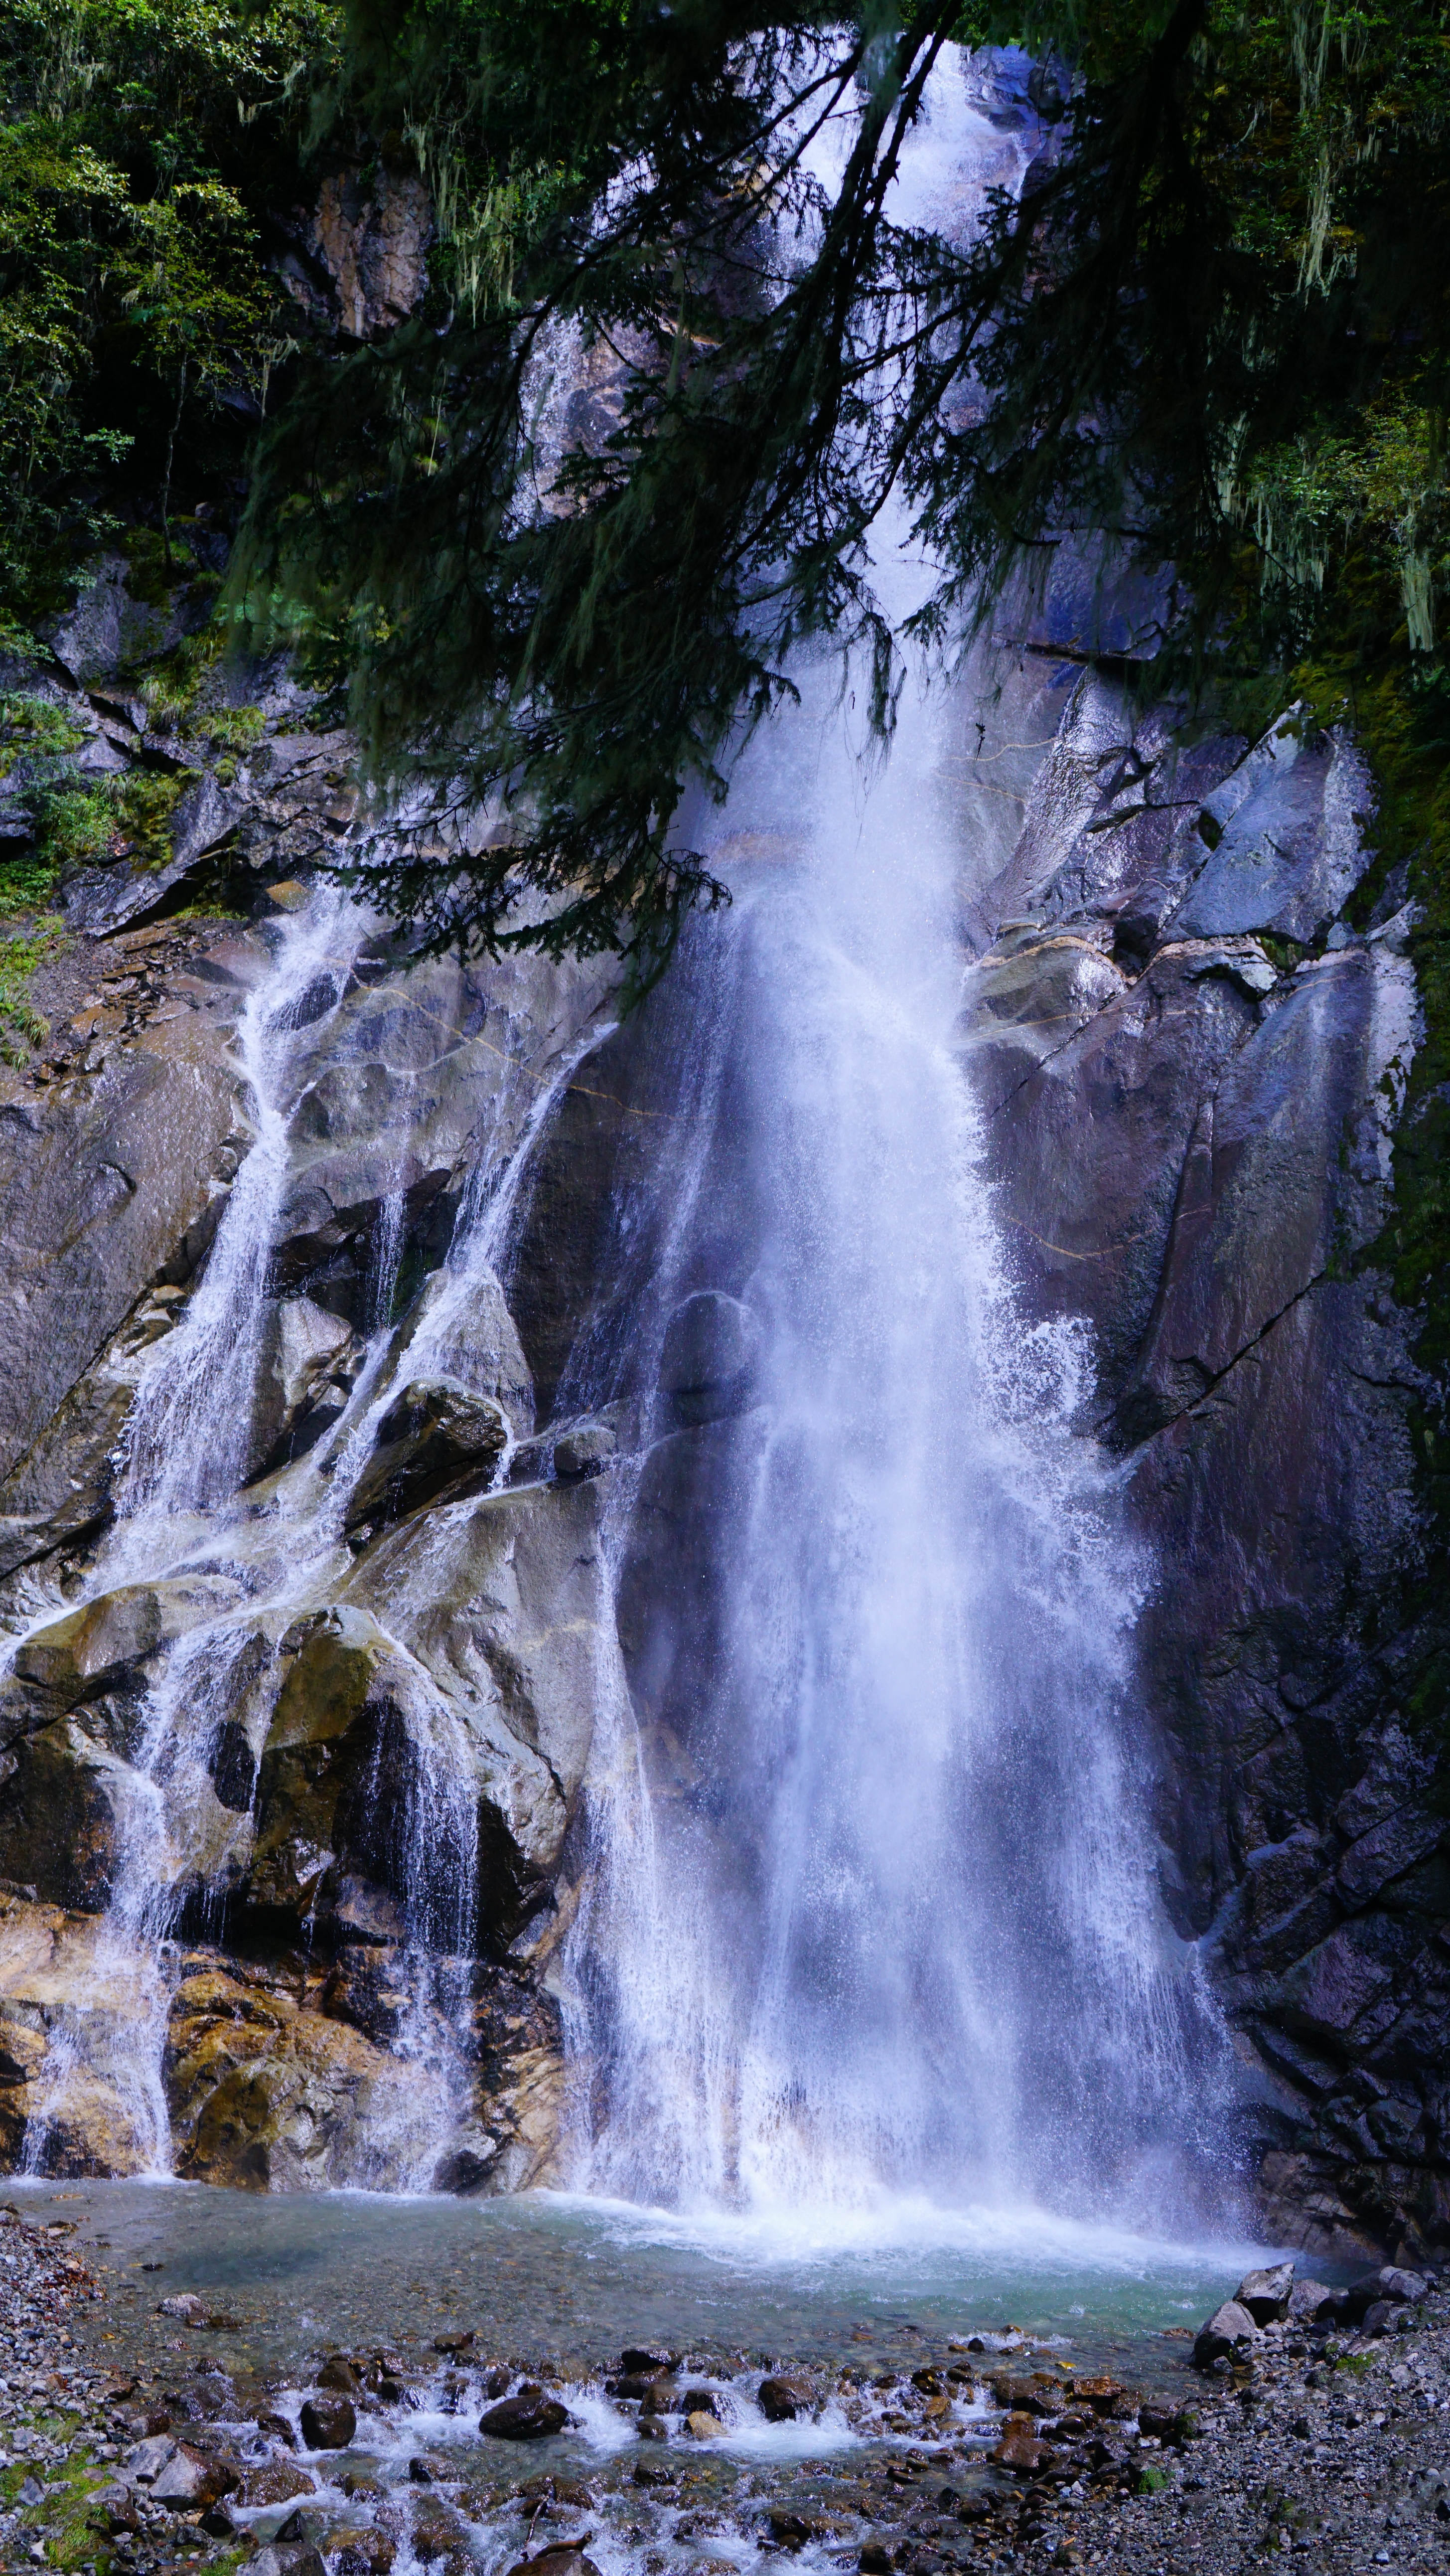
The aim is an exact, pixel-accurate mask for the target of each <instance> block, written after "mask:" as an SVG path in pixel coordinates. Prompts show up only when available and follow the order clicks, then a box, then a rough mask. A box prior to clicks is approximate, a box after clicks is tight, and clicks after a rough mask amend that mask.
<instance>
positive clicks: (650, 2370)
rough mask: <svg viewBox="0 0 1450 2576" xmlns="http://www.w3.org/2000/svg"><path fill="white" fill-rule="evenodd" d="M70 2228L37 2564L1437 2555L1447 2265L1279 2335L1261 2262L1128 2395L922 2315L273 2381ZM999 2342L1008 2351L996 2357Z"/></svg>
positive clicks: (27, 2347)
mask: <svg viewBox="0 0 1450 2576" xmlns="http://www.w3.org/2000/svg"><path fill="white" fill-rule="evenodd" d="M63 2207H64V2205H63V2203H61V2204H58V2203H57V2201H56V2200H55V2199H54V2198H46V2197H43V2196H41V2195H39V2194H37V2195H34V2196H33V2197H28V2198H27V2202H26V2206H25V2209H24V2211H23V2212H22V2211H18V2210H16V2209H15V2208H13V2207H12V2208H8V2209H6V2210H4V2211H0V2549H3V2550H4V2551H5V2553H6V2564H7V2565H10V2564H13V2565H16V2566H20V2565H24V2564H28V2563H41V2564H52V2565H54V2564H59V2565H61V2566H70V2565H84V2564H88V2563H92V2562H97V2563H99V2562H106V2563H108V2564H109V2565H110V2566H111V2567H112V2568H114V2569H116V2570H118V2571H119V2576H126V2572H127V2571H129V2570H132V2569H134V2570H137V2571H139V2576H160V2571H163V2570H171V2569H175V2568H180V2567H183V2566H191V2567H197V2566H199V2565H200V2566H204V2567H215V2568H217V2569H218V2570H223V2569H228V2570H229V2569H234V2568H235V2567H237V2566H238V2565H239V2564H240V2565H246V2566H249V2567H251V2568H253V2569H255V2570H256V2576H300V2571H303V2570H304V2569H306V2568H308V2567H311V2568H312V2569H314V2570H315V2569H316V2568H319V2567H320V2568H322V2569H323V2571H324V2576H353V2571H357V2570H362V2571H381V2576H387V2571H389V2570H390V2569H392V2568H393V2567H394V2566H398V2567H401V2568H407V2567H420V2568H431V2567H438V2568H442V2569H444V2570H447V2571H452V2576H467V2572H468V2571H469V2570H471V2569H474V2568H478V2567H492V2568H498V2567H507V2568H509V2569H510V2570H511V2571H512V2570H514V2569H516V2568H528V2567H533V2568H544V2567H546V2566H547V2567H548V2569H549V2570H550V2571H551V2576H569V2571H570V2570H571V2569H572V2570H574V2571H576V2576H578V2571H579V2570H581V2569H583V2570H588V2569H589V2568H591V2567H595V2566H598V2565H601V2564H602V2565H605V2566H611V2565H612V2566H616V2567H636V2566H640V2565H645V2566H653V2567H654V2569H655V2570H656V2576H664V2571H670V2576H688V2571H690V2570H692V2569H704V2568H710V2567H720V2566H722V2565H731V2566H735V2567H737V2568H739V2569H741V2570H743V2571H745V2576H758V2571H761V2570H764V2569H766V2568H768V2567H770V2566H773V2565H779V2563H780V2561H781V2558H782V2557H783V2556H784V2557H785V2558H787V2559H790V2560H793V2561H795V2562H797V2563H798V2564H799V2565H800V2566H801V2568H802V2569H803V2570H804V2571H807V2576H827V2571H834V2572H835V2576H841V2571H857V2570H859V2571H860V2576H956V2571H959V2570H963V2569H969V2568H982V2569H986V2568H992V2567H1001V2566H1011V2565H1016V2566H1027V2567H1030V2568H1034V2569H1036V2568H1041V2569H1044V2570H1045V2569H1047V2568H1049V2567H1056V2568H1072V2567H1078V2568H1082V2569H1089V2568H1101V2569H1103V2570H1117V2569H1124V2568H1127V2569H1130V2570H1134V2571H1136V2570H1138V2569H1142V2570H1143V2571H1144V2576H1148V2571H1151V2570H1153V2569H1155V2568H1158V2567H1162V2566H1165V2565H1167V2566H1172V2567H1175V2568H1187V2567H1193V2568H1195V2569H1202V2570H1204V2571H1205V2576H1220V2571H1222V2576H1230V2572H1231V2576H1239V2571H1240V2570H1243V2569H1246V2568H1249V2567H1252V2566H1257V2565H1261V2564H1262V2563H1263V2560H1264V2558H1265V2556H1266V2555H1270V2554H1273V2555H1279V2554H1292V2555H1300V2556H1302V2557H1303V2558H1304V2561H1305V2563H1306V2564H1310V2565H1315V2566H1322V2567H1325V2568H1327V2569H1329V2570H1330V2571H1332V2576H1353V2571H1354V2570H1356V2569H1358V2568H1361V2567H1364V2566H1366V2565H1371V2564H1373V2565H1395V2566H1403V2567H1408V2568H1412V2569H1413V2568H1420V2567H1423V2568H1426V2569H1430V2568H1433V2567H1436V2566H1439V2565H1440V2564H1441V2563H1442V2561H1443V2554H1444V2545H1445V2529H1446V2524H1447V2519H1450V2429H1447V2421H1446V2418H1447V2411H1450V2312H1447V2304H1446V2300H1445V2298H1444V2296H1443V2295H1442V2293H1441V2291H1440V2288H1439V2285H1438V2283H1437V2282H1436V2281H1435V2280H1434V2279H1433V2277H1430V2278H1426V2277H1423V2276H1412V2275H1409V2274H1406V2273H1405V2272H1403V2271H1400V2270H1396V2268H1395V2267H1393V2266H1382V2267H1380V2269H1379V2270H1378V2271H1377V2272H1374V2273H1371V2274H1369V2275H1367V2276H1365V2278H1364V2279H1362V2280H1360V2281H1357V2282H1355V2283H1353V2284H1351V2285H1350V2286H1349V2287H1348V2288H1346V2289H1344V2290H1341V2291H1338V2292H1333V2291H1323V2289H1322V2285H1317V2284H1309V2283H1298V2284H1296V2289H1297V2288H1300V2287H1302V2288H1304V2289H1306V2290H1308V2289H1314V2290H1317V2291H1318V2292H1319V2300H1318V2311H1319V2312H1318V2313H1316V2314H1315V2315H1314V2316H1313V2317H1312V2318H1311V2317H1309V2316H1308V2315H1307V2314H1303V2313H1301V2314H1299V2315H1296V2313H1295V2306H1294V2298H1293V2296H1292V2295H1291V2297H1290V2299H1289V2302H1288V2308H1289V2312H1288V2315H1287V2316H1286V2317H1273V2318H1270V2319H1269V2320H1268V2321H1267V2322H1266V2323H1265V2324H1264V2325H1263V2326H1262V2327H1260V2326H1257V2325H1255V2324H1253V2322H1252V2321H1251V2320H1250V2319H1249V2318H1248V2315H1247V2309H1246V2307H1245V2306H1244V2305H1243V2302H1244V2301H1246V2300H1248V2299H1249V2298H1251V2297H1253V2296H1255V2295H1256V2293H1255V2288H1254V2283H1255V2281H1256V2280H1257V2278H1258V2276H1257V2275H1255V2276H1251V2277H1250V2278H1249V2279H1248V2280H1246V2281H1245V2282H1244V2283H1243V2284H1242V2285H1241V2292H1240V2301H1239V2303H1238V2307H1239V2313H1240V2315H1241V2316H1243V2318H1244V2321H1245V2326H1246V2329H1247V2331H1246V2332H1245V2333H1244V2334H1242V2335H1241V2336H1239V2337H1238V2339H1237V2341H1236V2343H1235V2345H1234V2347H1233V2349H1232V2350H1231V2351H1227V2352H1224V2353H1222V2354H1220V2355H1218V2356H1217V2357H1215V2358H1212V2359H1210V2358H1209V2357H1208V2356H1207V2354H1206V2353H1205V2352H1204V2351H1203V2350H1202V2349H1201V2347H1202V2345H1203V2337H1202V2336H1200V2338H1199V2345H1200V2349H1199V2350H1198V2351H1196V2352H1195V2353H1194V2355H1193V2357H1192V2358H1191V2359H1190V2356H1189V2353H1188V2351H1187V2349H1186V2345H1185V2343H1184V2342H1183V2341H1182V2340H1177V2341H1175V2340H1174V2335H1173V2334H1168V2335H1163V2334H1158V2335H1148V2336H1144V2337H1142V2338H1140V2340H1139V2341H1138V2343H1137V2345H1136V2348H1135V2352H1134V2362H1133V2365H1132V2367H1133V2376H1132V2377H1131V2378H1130V2377H1128V2376H1125V2375H1124V2374H1123V2372H1122V2371H1121V2370H1105V2369H1103V2368H1102V2367H1100V2366H1099V2364H1098V2363H1097V2361H1096V2360H1095V2358H1094V2357H1093V2356H1092V2355H1091V2354H1088V2353H1083V2352H1078V2351H1076V2350H1075V2349H1074V2348H1073V2346H1072V2345H1071V2344H1070V2343H1068V2342H1067V2341H1066V2340H1065V2339H1064V2338H1063V2337H1061V2336H1054V2337H1052V2338H1050V2339H1049V2340H1047V2341H1045V2342H1040V2343H1034V2342H1033V2341H1032V2340H1031V2339H1030V2338H1027V2337H1024V2336H1023V2335H1022V2334H1020V2333H1014V2334H1013V2335H1010V2336H1003V2335H1000V2334H992V2335H988V2334H985V2333H981V2334H967V2333H966V2332H965V2331H963V2332H962V2333H959V2334H957V2335H956V2336H954V2337H950V2338H945V2339H942V2338H939V2339H937V2340H936V2341H935V2342H924V2341H923V2339H922V2338H921V2337H920V2336H919V2335H917V2334H915V2332H914V2330H908V2332H909V2334H910V2335H911V2339H912V2341H913V2354H912V2355H911V2356H909V2357H903V2356H902V2355H900V2354H899V2353H898V2354H897V2355H896V2356H895V2357H891V2356H890V2355H889V2352H888V2350H887V2347H889V2345H890V2343H891V2341H892V2338H893V2336H899V2335H900V2333H901V2331H902V2329H901V2327H900V2326H899V2325H892V2324H889V2323H886V2322H884V2321H881V2322H878V2324H877V2326H876V2327H875V2328H867V2327H861V2328H858V2329H856V2330H855V2333H854V2334H853V2336H852V2337H851V2339H850V2344H849V2347H848V2348H847V2349H846V2350H845V2351H843V2352H840V2353H836V2354H834V2355H832V2356H831V2357H830V2358H829V2359H827V2358H825V2357H821V2358H818V2359H817V2361H816V2362H815V2363H814V2365H813V2366H812V2367H811V2368H810V2369H803V2368H801V2367H800V2366H799V2365H797V2364H793V2363H791V2362H790V2361H789V2360H788V2359H787V2358H786V2357H785V2356H782V2355H780V2354H770V2353H759V2354H751V2353H746V2352H732V2351H726V2350H723V2349H720V2348H716V2347H711V2346H706V2347H703V2348H701V2349H698V2350H696V2351H693V2352H681V2353H678V2354H671V2355H663V2354H660V2353H658V2352H655V2353H651V2352H647V2351H645V2350H643V2349H638V2350H630V2351H626V2352H625V2353H624V2355H623V2356H622V2359H621V2358H618V2357H615V2356H611V2355H607V2354H604V2355H595V2356H592V2357H589V2358H584V2357H580V2358H578V2359H576V2360H575V2361H573V2362H570V2363H568V2364H560V2363H559V2362H558V2361H557V2360H547V2359H544V2358H543V2357H542V2356H541V2355H533V2354H527V2355H523V2356H517V2357H514V2358H512V2359H509V2360H502V2359H499V2358H497V2357H496V2355H495V2351H494V2338H493V2336H492V2334H491V2331H490V2326H489V2323H488V2321H487V2318H486V2316H484V2317H482V2318H481V2321H480V2324H479V2325H478V2326H477V2327H468V2328H462V2327H455V2328H452V2329H449V2330H448V2331H446V2332H440V2333H438V2334H437V2335H436V2336H434V2337H433V2338H432V2340H431V2342H428V2341H425V2340H424V2339H423V2338H422V2337H420V2336H419V2334H418V2333H417V2332H416V2331H414V2332H410V2333H408V2334H407V2335H406V2336H405V2337H403V2338H402V2339H401V2341H400V2342H398V2343H389V2342H387V2341H378V2340H376V2339H375V2338H373V2337H370V2336H369V2335H368V2334H367V2333H366V2331H364V2332H363V2333H362V2334H361V2335H359V2336H358V2337H356V2338H355V2339H354V2340H353V2341H352V2342H351V2343H349V2344H348V2345H346V2346H345V2347H340V2346H337V2345H332V2346H331V2347H329V2348H323V2347H321V2346H319V2345H318V2344H317V2343H316V2342H312V2343H311V2344H308V2345H305V2346H304V2348H302V2349H300V2350H298V2351H297V2352H296V2353H295V2354H294V2355H293V2356H292V2357H291V2360H290V2362H289V2365H288V2367H287V2368H286V2369H285V2371H283V2372H282V2373H280V2374H279V2373H278V2372H276V2371H275V2370H273V2371H261V2370H259V2369H258V2368H257V2366H256V2363H255V2361H254V2360H253V2359H252V2357H251V2355H250V2351H249V2349H248V2346H247V2344H246V2343H245V2341H244V2340H243V2341H239V2320H238V2318H237V2317H236V2316H234V2315H231V2314H229V2313H227V2312H225V2311H220V2310H218V2309H216V2308H215V2307H214V2305H213V2304H212V2302H211V2301H210V2300H209V2299H207V2298H205V2297H204V2296H201V2295H198V2294H197V2293H195V2292H191V2291H166V2290H163V2291H162V2292H161V2295H160V2296H159V2297H158V2296H157V2284H156V2267H155V2266H152V2267H150V2271H151V2281H150V2286H149V2288H148V2289H147V2290H146V2291H145V2292H144V2293H143V2295H142V2298H141V2300H140V2302H139V2304H138V2302H137V2299H136V2291H135V2284H134V2282H133V2281H132V2280H130V2279H129V2278H128V2276H127V2273H126V2271H125V2269H124V2268H123V2269H121V2270H119V2271H118V2269H117V2268H116V2262H115V2257H114V2255H113V2254H112V2253H111V2251H110V2240H109V2238H107V2237H106V2236H105V2235H104V2234H101V2235H99V2236H93V2235H92V2234H91V2233H90V2230H89V2229H88V2228H87V2229H85V2232H84V2233H82V2234H78V2232H77V2221H76V2219H75V2218H74V2217H72V2216H70V2215H68V2214H62V2213H63ZM81 2224H82V2227H83V2228H84V2225H85V2222H84V2218H83V2219H82V2222H81ZM1380 2292H1383V2293H1385V2295H1376V2294H1377V2293H1380ZM1275 2304H1276V2305H1277V2304H1278V2302H1277V2301H1276V2302H1275ZM360 2322H361V2321H360ZM1175 2331H1176V2332H1178V2333H1180V2334H1181V2330H1175ZM1004 2342H1010V2343H1011V2344H1012V2345H1013V2347H1014V2349H1013V2351H1012V2353H1011V2356H1010V2363H1008V2364H1005V2365H1004V2362H1003V2359H1002V2357H1001V2356H1000V2355H997V2356H995V2357H994V2355H993V2354H992V2353H991V2352H989V2350H988V2349H987V2347H988V2345H989V2344H991V2345H1000V2344H1002V2343H1004ZM863 2346H864V2347H865V2349H863ZM1118 2349H1119V2350H1121V2349H1122V2347H1121V2346H1119V2347H1118ZM628 2364H639V2365H641V2367H640V2368H638V2369H630V2368H627V2367H625V2365H628ZM783 2393H784V2396H788V2399H789V2404H788V2405H787V2404H786V2403H785V2402H784V2398H783Z"/></svg>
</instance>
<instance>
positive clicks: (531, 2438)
mask: <svg viewBox="0 0 1450 2576" xmlns="http://www.w3.org/2000/svg"><path fill="white" fill-rule="evenodd" d="M568 2421H569V2410H568V2408H567V2406H561V2405H560V2404H559V2401H558V2399H557V2398H554V2397H546V2396H544V2394H543V2392H542V2390H540V2391H539V2392H537V2393H536V2394H534V2395H529V2394H527V2393H526V2392H522V2391H521V2392H520V2394H519V2395H518V2396H517V2397H506V2398H504V2400H503V2402H502V2404H500V2405H498V2406H491V2407H489V2409H488V2411H487V2413H486V2414H485V2415H483V2416H482V2417H481V2418H480V2420H479V2427H478V2429H479V2431H480V2433H486V2434H488V2435H489V2436H490V2437H491V2438H492V2439H493V2440H494V2441H496V2442H542V2441H544V2440H546V2439H547V2438H548V2436H549V2435H550V2434H552V2433H562V2432H563V2430H564V2427H565V2425H566V2424H567V2423H568Z"/></svg>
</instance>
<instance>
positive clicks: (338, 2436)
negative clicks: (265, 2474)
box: [299, 2396, 357, 2451]
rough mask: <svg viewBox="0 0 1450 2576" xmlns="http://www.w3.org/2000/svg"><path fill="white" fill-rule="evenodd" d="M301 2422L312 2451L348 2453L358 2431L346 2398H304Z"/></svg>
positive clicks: (355, 2417)
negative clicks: (346, 2451) (347, 2450)
mask: <svg viewBox="0 0 1450 2576" xmlns="http://www.w3.org/2000/svg"><path fill="white" fill-rule="evenodd" d="M299 2420H300V2422H301V2426H302V2439H303V2442H304V2444H305V2445H306V2448H307V2449H308V2450H309V2451H345V2450H346V2449H347V2446H348V2444H349V2442H350V2441H351V2440H352V2437H353V2435H354V2433H355V2432H356V2431H357V2416H356V2414H355V2413H354V2411H353V2407H352V2403H351V2401H350V2399H348V2398H346V2397H340V2396H339V2397H333V2396H322V2397H308V2398H304V2400H303V2404H302V2412H301V2416H300V2419H299Z"/></svg>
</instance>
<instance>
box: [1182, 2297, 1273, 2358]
mask: <svg viewBox="0 0 1450 2576" xmlns="http://www.w3.org/2000/svg"><path fill="white" fill-rule="evenodd" d="M1258 2340H1259V2328H1258V2327H1257V2326H1256V2325H1255V2323H1254V2320H1253V2318H1252V2317H1251V2316H1250V2314H1249V2312H1248V2309H1247V2308H1241V2307H1240V2306H1239V2303H1238V2301H1237V2299H1225V2301H1224V2303H1223V2306H1222V2307H1221V2308H1215V2310H1214V2312H1213V2315H1212V2316H1211V2317H1210V2318H1209V2319H1208V2321H1207V2323H1206V2324H1205V2325H1201V2326H1200V2327H1199V2329H1198V2337H1197V2340H1196V2342H1195V2344H1194V2347H1193V2366H1194V2368H1195V2370H1211V2369H1212V2368H1213V2365H1214V2363H1215V2362H1216V2361H1223V2360H1231V2359H1232V2358H1233V2355H1234V2354H1235V2353H1236V2352H1241V2351H1247V2350H1249V2348H1250V2347H1251V2346H1252V2345H1254V2344H1256V2343H1257V2342H1258Z"/></svg>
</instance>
